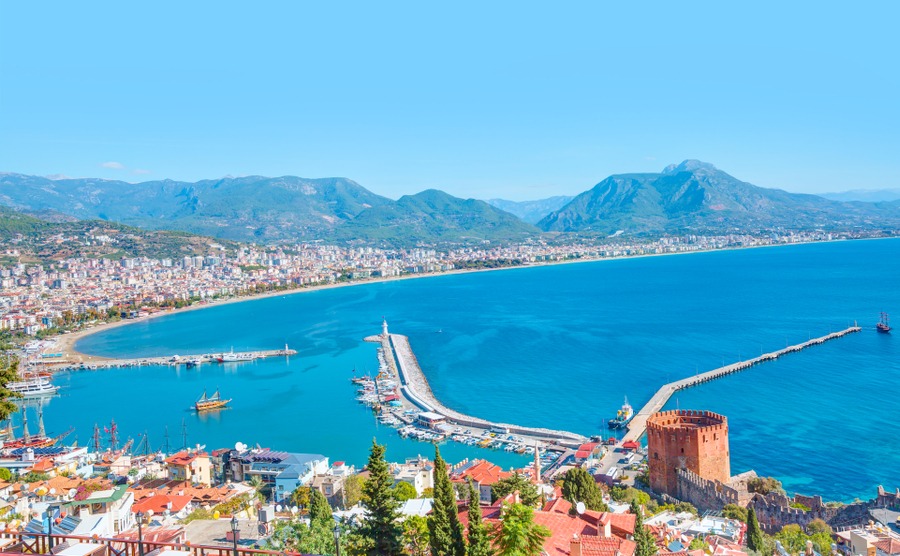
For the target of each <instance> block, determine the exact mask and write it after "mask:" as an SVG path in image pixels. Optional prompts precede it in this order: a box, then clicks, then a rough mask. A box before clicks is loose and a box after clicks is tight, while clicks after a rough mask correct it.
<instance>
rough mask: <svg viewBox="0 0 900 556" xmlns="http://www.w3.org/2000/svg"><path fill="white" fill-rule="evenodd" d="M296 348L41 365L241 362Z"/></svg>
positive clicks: (72, 367) (74, 367)
mask: <svg viewBox="0 0 900 556" xmlns="http://www.w3.org/2000/svg"><path fill="white" fill-rule="evenodd" d="M296 354H297V350H294V349H290V348H288V346H284V349H268V350H256V351H231V352H223V353H203V354H195V355H168V356H164V357H139V358H132V359H106V358H98V359H97V360H96V361H95V360H88V361H80V362H76V361H66V360H63V361H59V360H57V361H54V362H52V363H49V362H45V363H44V364H43V365H42V366H41V367H42V368H44V369H46V370H49V371H64V370H70V371H76V370H96V369H113V368H124V367H147V366H151V365H169V366H178V365H198V364H209V363H216V364H218V363H223V364H229V363H241V362H248V361H253V360H255V359H265V358H267V357H287V356H290V355H296ZM223 356H227V357H228V358H229V360H227V361H219V359H220V358H221V357H223Z"/></svg>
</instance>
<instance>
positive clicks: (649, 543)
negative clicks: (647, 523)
mask: <svg viewBox="0 0 900 556" xmlns="http://www.w3.org/2000/svg"><path fill="white" fill-rule="evenodd" d="M631 513H633V514H634V516H635V517H634V542H635V544H637V549H636V550H635V551H634V556H653V555H654V554H656V553H657V551H658V550H659V548H658V547H657V546H656V539H655V538H654V537H653V533H651V532H650V530H649V529H647V528H646V527H644V514H643V512H642V511H641V507H640V505H638V503H637V501H636V500H632V502H631Z"/></svg>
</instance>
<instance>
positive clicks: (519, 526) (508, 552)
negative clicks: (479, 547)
mask: <svg viewBox="0 0 900 556" xmlns="http://www.w3.org/2000/svg"><path fill="white" fill-rule="evenodd" d="M501 515H502V517H501V519H500V523H499V524H497V526H496V527H495V528H494V530H493V531H492V532H491V540H492V541H494V547H495V548H496V549H497V556H540V554H541V552H542V551H543V550H544V541H545V540H546V539H547V538H548V537H549V536H550V530H549V529H547V528H546V527H544V526H543V525H538V524H537V523H535V522H534V509H533V508H531V507H529V506H525V505H523V504H503V512H502V514H501Z"/></svg>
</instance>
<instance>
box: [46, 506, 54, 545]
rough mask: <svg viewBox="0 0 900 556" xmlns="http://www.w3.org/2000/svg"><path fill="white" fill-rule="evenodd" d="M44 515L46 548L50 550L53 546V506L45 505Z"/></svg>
mask: <svg viewBox="0 0 900 556" xmlns="http://www.w3.org/2000/svg"><path fill="white" fill-rule="evenodd" d="M44 516H45V517H46V518H47V549H48V550H50V549H52V548H53V507H51V506H47V509H46V510H44Z"/></svg>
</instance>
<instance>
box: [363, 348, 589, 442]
mask: <svg viewBox="0 0 900 556" xmlns="http://www.w3.org/2000/svg"><path fill="white" fill-rule="evenodd" d="M366 341H369V342H377V343H380V344H381V347H382V350H383V352H384V353H385V354H386V356H387V357H386V359H387V364H388V367H390V369H391V371H392V372H395V373H396V376H398V377H399V379H400V388H399V390H400V393H401V394H402V396H403V397H404V398H405V399H406V400H407V402H408V403H410V404H412V405H413V406H414V407H415V408H417V409H418V410H420V411H423V412H430V413H436V414H438V415H441V416H442V417H444V418H445V419H446V420H447V422H449V423H453V424H454V425H458V426H462V427H473V428H477V429H483V430H486V431H492V430H505V431H508V434H513V435H519V436H522V437H526V438H529V439H532V440H540V441H542V442H544V443H547V444H548V445H547V446H545V448H549V449H556V450H558V451H562V450H564V447H576V446H579V445H581V444H583V443H584V442H587V438H586V437H584V436H581V435H580V434H576V433H572V432H567V431H559V430H553V429H545V428H537V427H524V426H520V425H514V424H509V423H494V422H491V421H487V420H485V419H481V418H478V417H472V416H469V415H464V414H462V413H459V412H458V411H454V410H452V409H450V408H448V407H446V406H445V405H444V404H442V403H441V402H440V401H439V400H438V399H437V398H436V397H435V396H434V393H433V392H432V391H431V387H430V386H429V385H428V380H427V379H426V378H425V374H424V373H423V372H422V369H421V367H420V366H419V362H418V361H417V360H416V356H415V354H414V353H413V351H412V347H410V345H409V338H407V337H406V336H402V335H400V334H384V333H383V334H380V335H378V336H369V337H368V338H366Z"/></svg>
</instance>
